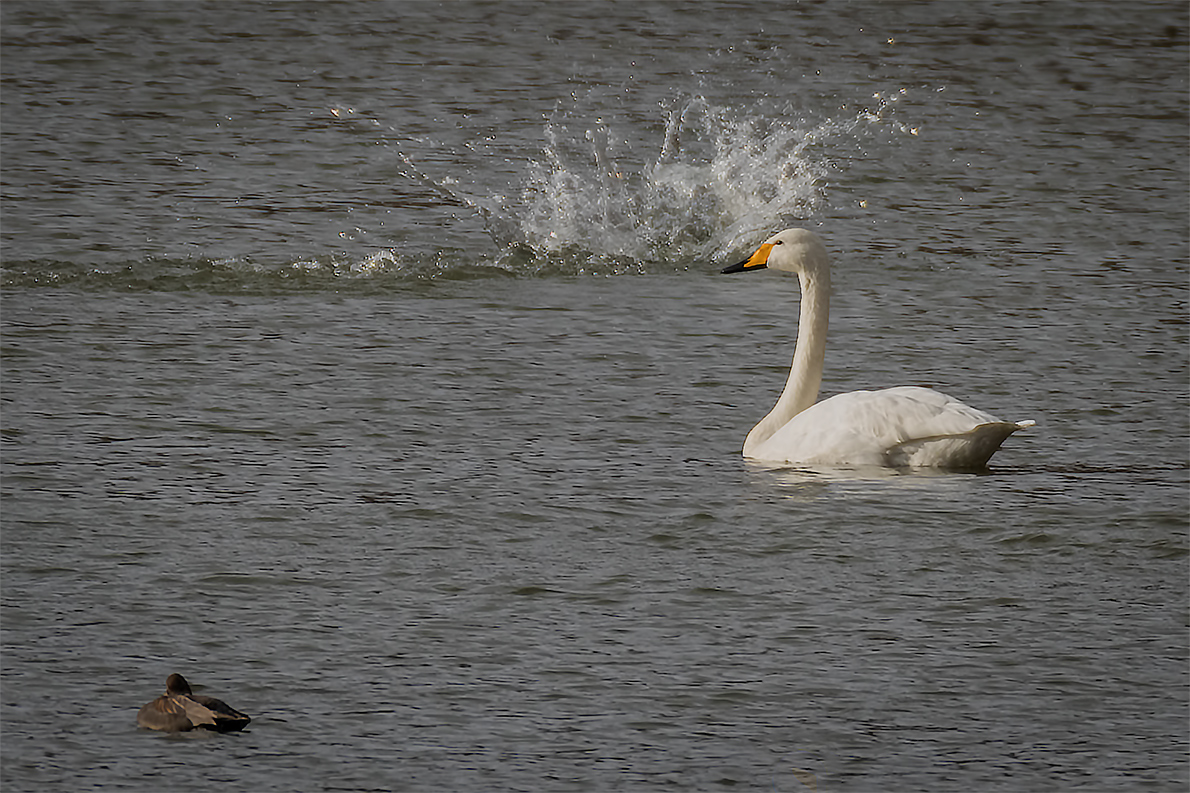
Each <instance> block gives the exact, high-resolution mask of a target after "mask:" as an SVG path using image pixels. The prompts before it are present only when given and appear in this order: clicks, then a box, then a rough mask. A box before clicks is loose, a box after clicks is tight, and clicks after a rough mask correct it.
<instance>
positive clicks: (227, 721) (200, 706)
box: [187, 694, 252, 732]
mask: <svg viewBox="0 0 1190 793" xmlns="http://www.w3.org/2000/svg"><path fill="white" fill-rule="evenodd" d="M190 701H191V705H189V706H187V709H188V710H189V711H190V717H191V718H192V719H193V718H195V717H197V716H200V717H201V720H200V721H198V722H196V723H197V725H198V726H200V727H206V728H207V729H209V730H218V731H220V732H231V731H233V730H242V729H244V727H246V726H248V722H250V721H252V719H251V718H249V717H248V715H247V714H246V713H240V712H239V711H238V710H236V709H235V708H233V707H232V706H231V705H228V704H227V703H226V702H224V701H223V700H221V699H215V698H214V697H204V696H202V695H201V694H192V695H191V696H190Z"/></svg>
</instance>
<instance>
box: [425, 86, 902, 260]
mask: <svg viewBox="0 0 1190 793" xmlns="http://www.w3.org/2000/svg"><path fill="white" fill-rule="evenodd" d="M904 93H905V92H904V91H903V90H902V91H900V92H898V93H895V94H891V95H886V96H882V95H876V97H874V98H875V99H876V100H877V101H876V107H875V109H872V108H868V107H865V108H862V109H859V110H858V111H855V110H852V111H846V113H845V115H844V116H842V117H840V118H828V119H825V120H822V119H818V120H813V119H805V118H803V117H799V116H797V115H795V114H793V113H792V112H789V111H786V112H777V113H765V112H760V111H753V112H747V111H740V110H738V109H732V108H726V107H720V106H716V105H713V104H711V103H709V102H708V101H707V100H706V99H704V98H703V97H700V96H695V97H688V98H685V99H683V100H681V101H680V102H676V103H672V104H671V105H670V106H669V107H666V108H664V111H665V112H664V128H663V132H662V134H661V140H660V142H659V143H657V142H656V141H655V140H654V141H652V142H650V141H648V140H647V139H642V138H640V137H638V138H637V139H636V140H635V141H634V140H631V139H629V138H628V137H626V136H625V134H622V133H619V132H618V131H617V129H616V128H615V127H614V126H613V125H612V124H611V123H609V122H608V121H606V120H605V119H604V118H603V117H602V116H598V115H596V116H595V118H594V119H590V118H584V117H583V116H582V114H580V113H577V112H575V111H568V112H564V111H561V110H558V111H555V113H554V114H553V116H552V117H551V118H550V119H549V120H548V121H547V122H546V124H545V128H544V145H543V147H542V150H541V156H540V158H538V159H536V160H532V161H530V162H529V163H528V164H527V167H526V171H525V174H524V178H523V183H522V185H521V186H520V189H519V192H518V193H517V194H516V195H514V196H513V197H511V198H509V197H506V196H495V195H493V196H489V197H487V198H486V199H477V198H472V197H469V196H466V195H464V194H462V193H461V192H460V191H459V190H458V189H457V187H456V186H454V185H450V184H447V183H445V182H443V181H436V180H433V179H431V178H430V177H429V176H427V175H426V174H424V173H422V172H421V171H420V170H419V169H418V168H417V167H416V165H415V164H414V163H413V162H412V160H410V159H409V158H408V157H406V156H405V155H402V157H403V159H404V161H405V164H406V166H407V167H408V169H409V170H408V171H407V173H408V175H411V176H413V177H414V178H416V179H418V180H419V181H421V182H422V183H424V184H426V185H427V186H429V187H431V188H432V189H434V190H435V191H436V192H438V193H439V194H440V195H442V196H443V197H444V198H446V199H448V200H451V201H453V202H455V203H458V204H462V205H464V206H467V207H469V208H470V209H472V210H473V211H475V212H476V213H478V214H479V215H480V216H481V217H482V218H483V220H484V223H485V225H486V227H487V230H488V233H489V234H490V236H491V237H492V238H493V239H494V240H495V241H496V242H497V243H498V244H499V245H500V246H501V247H502V248H504V249H505V250H506V254H505V256H504V257H503V258H502V261H504V262H505V263H506V264H507V265H508V266H515V267H518V268H523V267H525V265H526V263H527V262H529V261H537V262H538V265H539V267H538V269H541V268H540V260H541V259H545V260H547V261H549V262H553V263H554V264H555V266H558V264H557V263H558V262H559V261H566V260H570V261H572V262H575V261H577V262H580V264H581V268H580V269H583V270H584V271H590V270H592V269H601V270H602V271H605V272H617V271H621V270H624V269H634V268H635V269H641V268H644V269H650V265H653V266H661V267H669V268H672V267H675V266H676V267H684V266H687V265H689V264H690V263H692V262H694V261H706V260H714V259H716V258H718V257H721V256H723V255H726V254H727V253H728V252H735V251H738V250H739V249H740V248H741V247H745V246H748V245H751V244H754V243H755V242H756V241H757V239H758V238H761V237H764V236H766V235H767V234H768V233H769V232H771V231H772V230H773V229H774V228H781V227H783V226H787V225H791V224H794V223H795V222H797V221H804V220H805V219H807V218H810V217H812V216H813V215H814V214H815V213H816V212H817V211H818V210H819V209H820V207H821V205H822V203H823V201H824V200H825V196H826V188H827V184H828V179H829V177H831V176H832V175H833V174H835V173H837V172H839V171H840V170H841V167H842V166H841V164H840V163H841V161H842V160H843V159H845V158H846V156H845V155H844V156H842V157H840V156H839V154H840V152H843V151H845V150H846V149H847V147H849V146H854V145H856V143H857V141H858V140H859V139H860V138H861V137H862V136H863V135H864V132H863V130H864V128H865V127H867V126H868V125H871V124H874V123H877V122H881V121H886V120H888V119H887V116H888V113H889V110H890V107H891V105H892V103H893V102H895V101H896V100H897V99H898V98H899V97H900V96H901V95H903V94H904ZM893 126H894V127H895V128H897V129H899V131H902V132H910V130H907V129H904V128H903V127H901V125H899V124H894V125H893ZM650 145H652V146H653V152H654V153H652V154H651V155H650V154H645V155H643V156H642V155H641V154H640V152H639V150H640V149H642V148H647V147H649V146H650ZM526 248H527V249H528V255H526V251H525V249H526ZM630 263H631V264H630ZM560 266H561V267H562V269H566V267H565V265H560ZM548 268H549V266H548V265H547V269H548ZM571 269H573V267H572V268H571Z"/></svg>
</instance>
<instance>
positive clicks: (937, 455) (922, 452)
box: [885, 420, 1037, 471]
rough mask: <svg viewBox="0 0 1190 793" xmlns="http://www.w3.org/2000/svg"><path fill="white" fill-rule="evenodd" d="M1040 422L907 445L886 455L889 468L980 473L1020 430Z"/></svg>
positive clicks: (1003, 424) (998, 425)
mask: <svg viewBox="0 0 1190 793" xmlns="http://www.w3.org/2000/svg"><path fill="white" fill-rule="evenodd" d="M1036 424H1037V422H1036V421H1032V420H1027V421H996V422H991V423H988V424H980V425H979V426H978V427H976V428H975V429H973V430H971V431H970V432H964V433H963V434H961V435H940V436H935V437H933V438H916V439H914V440H911V441H905V442H904V443H902V444H899V445H897V446H894V447H893V448H891V449H889V450H888V451H887V452H885V460H886V464H887V465H891V466H894V467H905V466H908V467H911V468H926V467H929V468H949V469H952V470H957V471H978V470H981V469H983V468H986V467H987V464H988V460H990V459H991V458H992V455H993V454H995V453H996V451H997V450H998V449H999V448H1000V445H1001V444H1002V443H1004V441H1006V440H1007V439H1008V436H1009V435H1011V434H1012V433H1014V432H1016V431H1017V430H1023V429H1026V428H1028V427H1032V426H1034V425H1036Z"/></svg>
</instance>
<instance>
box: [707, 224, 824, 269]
mask: <svg viewBox="0 0 1190 793" xmlns="http://www.w3.org/2000/svg"><path fill="white" fill-rule="evenodd" d="M829 266H830V257H829V256H827V254H826V246H824V245H823V244H822V240H820V239H818V235H817V234H815V233H814V232H812V231H806V230H805V229H785V231H781V232H778V233H776V234H774V235H773V236H771V237H769V238H768V239H767V240H765V241H764V244H763V245H761V246H760V247H759V248H757V249H756V253H754V254H752V255H751V256H750V257H748V259H747V260H746V261H742V262H740V263H739V264H733V265H731V266H730V267H725V268H723V272H725V273H743V272H748V271H750V270H763V269H765V268H766V267H767V268H768V269H770V270H785V271H786V272H790V273H797V274H798V275H803V274H805V275H815V274H817V273H820V272H826V270H827V268H828V267H829Z"/></svg>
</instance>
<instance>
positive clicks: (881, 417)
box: [723, 229, 1034, 469]
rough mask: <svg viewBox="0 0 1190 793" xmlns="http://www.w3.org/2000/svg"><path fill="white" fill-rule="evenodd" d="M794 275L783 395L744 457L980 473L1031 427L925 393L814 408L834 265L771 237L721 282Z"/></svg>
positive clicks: (880, 395)
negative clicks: (793, 329) (797, 297)
mask: <svg viewBox="0 0 1190 793" xmlns="http://www.w3.org/2000/svg"><path fill="white" fill-rule="evenodd" d="M764 268H769V269H773V270H785V271H787V272H792V273H797V275H798V278H799V279H800V281H801V288H802V303H801V314H800V317H799V319H798V336H797V347H796V348H795V350H794V354H793V366H792V367H791V368H790V370H789V379H788V380H787V381H786V383H785V390H784V391H783V392H782V393H781V397H780V398H779V399H778V400H777V404H776V405H775V406H774V407H773V409H772V410H771V411H769V414H768V415H767V416H765V417H764V418H763V419H761V420H760V423H759V424H757V425H756V426H755V427H753V428H752V431H751V432H749V433H748V437H747V439H746V440H745V441H744V456H745V457H748V458H751V459H754V460H762V461H766V462H776V463H788V464H793V465H823V466H839V465H846V466H851V465H884V466H898V467H899V466H912V467H939V468H963V469H971V468H981V467H983V466H984V465H986V464H987V461H988V459H989V458H990V457H991V456H992V455H993V454H994V453H995V452H996V450H997V449H999V448H1000V444H1001V443H1003V442H1004V440H1005V439H1006V438H1007V437H1008V436H1009V435H1011V434H1012V433H1014V432H1016V431H1017V430H1019V429H1022V428H1024V427H1029V426H1032V425H1033V423H1034V422H1032V421H1022V422H1010V421H1001V420H1000V419H997V418H996V417H994V416H992V415H989V414H988V413H984V412H983V411H982V410H976V409H975V408H973V407H971V406H969V405H965V404H963V403H962V402H960V401H958V400H957V399H955V398H953V397H949V396H947V395H946V394H942V393H939V392H937V391H934V390H932V389H929V388H918V387H913V386H903V387H900V388H886V389H884V390H881V391H852V392H850V393H847V394H839V395H837V396H833V397H831V398H830V399H825V400H823V401H822V402H818V403H817V404H815V400H816V399H817V398H818V388H819V386H820V385H821V384H822V364H823V360H824V358H825V354H826V329H827V323H828V320H829V315H830V288H831V286H830V259H829V257H828V256H827V253H826V248H825V247H823V244H822V241H821V240H820V239H818V237H817V236H816V235H815V234H813V233H812V232H809V231H806V230H804V229H787V230H785V231H782V232H780V233H779V234H775V235H774V236H772V237H770V238H769V239H768V240H766V241H765V243H764V244H763V245H761V246H760V248H759V249H758V250H757V251H756V253H754V254H753V255H752V256H751V258H749V259H748V260H747V261H745V262H740V263H739V264H736V265H732V266H731V267H728V268H726V269H724V271H723V272H725V273H737V272H745V271H749V270H760V269H764Z"/></svg>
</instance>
